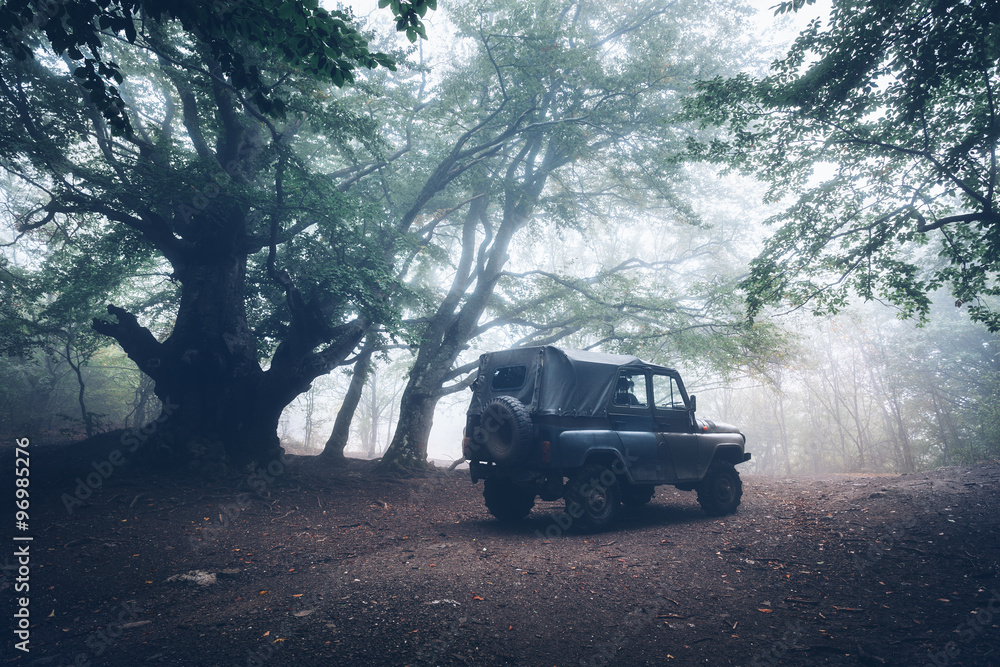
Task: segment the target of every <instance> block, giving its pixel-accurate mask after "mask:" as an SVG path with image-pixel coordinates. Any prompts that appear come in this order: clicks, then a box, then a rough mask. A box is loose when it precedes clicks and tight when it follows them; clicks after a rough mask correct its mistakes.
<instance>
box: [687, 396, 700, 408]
mask: <svg viewBox="0 0 1000 667" xmlns="http://www.w3.org/2000/svg"><path fill="white" fill-rule="evenodd" d="M688 402H689V403H691V412H698V397H697V396H695V395H694V394H691V395H690V396H688Z"/></svg>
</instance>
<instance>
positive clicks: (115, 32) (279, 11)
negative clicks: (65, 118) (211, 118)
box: [0, 0, 437, 133]
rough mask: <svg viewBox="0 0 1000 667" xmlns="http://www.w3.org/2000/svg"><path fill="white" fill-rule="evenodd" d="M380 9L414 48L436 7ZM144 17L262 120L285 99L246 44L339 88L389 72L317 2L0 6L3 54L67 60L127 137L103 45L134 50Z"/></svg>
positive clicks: (348, 24) (381, 57)
mask: <svg viewBox="0 0 1000 667" xmlns="http://www.w3.org/2000/svg"><path fill="white" fill-rule="evenodd" d="M379 6H380V7H391V9H392V11H393V13H394V15H395V17H396V28H397V30H400V31H404V32H405V33H406V35H407V37H409V39H410V41H411V42H412V41H415V40H416V39H417V36H418V35H419V36H424V37H426V32H425V29H424V26H423V23H422V22H421V20H420V18H421V17H422V16H424V15H425V14H426V13H427V10H428V9H434V8H435V7H436V6H437V0H381V2H380V3H379ZM149 20H155V21H164V20H174V21H177V22H178V23H180V25H181V26H182V28H183V29H184V30H185V31H187V32H188V33H190V34H191V35H192V36H194V37H196V38H197V39H199V40H200V41H201V42H202V43H203V44H205V45H206V48H207V50H208V51H209V53H210V54H211V57H212V59H213V61H215V63H216V65H217V67H218V75H219V76H221V77H225V79H226V80H227V83H228V84H229V85H231V86H232V87H233V88H234V89H236V90H239V91H241V92H243V93H245V94H246V95H247V97H248V98H249V99H250V101H252V102H253V104H254V105H255V106H256V107H257V108H258V109H260V110H261V111H262V112H263V113H265V114H272V113H273V114H277V115H279V116H281V115H282V114H283V113H284V111H285V108H286V107H285V100H284V98H283V97H282V96H281V95H280V94H275V91H274V89H273V82H269V81H267V79H266V77H263V76H262V73H261V71H260V70H259V69H258V68H257V67H256V65H255V64H254V62H253V60H252V59H248V58H247V57H246V55H245V54H244V52H243V50H242V49H243V47H244V46H245V45H247V44H249V45H251V46H252V47H253V48H258V49H265V50H268V51H272V52H274V53H276V54H277V55H278V56H279V57H280V58H282V59H283V60H284V61H285V62H286V63H287V64H289V65H292V66H295V67H296V68H298V69H300V70H303V71H304V72H306V73H307V74H309V75H310V76H312V77H314V78H317V79H321V80H326V81H331V82H333V83H334V84H335V85H337V86H343V85H344V84H347V83H352V82H353V81H354V71H355V69H356V68H357V66H358V65H361V66H364V67H369V68H373V67H377V66H380V65H381V66H383V67H388V68H390V69H393V68H394V67H395V62H394V60H393V59H392V57H390V56H389V55H387V54H385V53H380V52H375V53H373V52H371V51H370V50H369V48H368V40H367V39H366V38H365V37H364V36H363V35H362V34H361V33H360V32H359V31H358V29H357V27H356V26H355V25H354V24H353V23H352V17H351V15H350V13H348V12H344V11H341V10H333V11H328V10H326V9H324V8H322V7H320V6H319V4H318V1H317V0H307V1H306V2H294V1H292V0H266V1H264V2H244V1H242V0H233V1H232V2H224V1H222V0H216V1H215V2H211V3H204V2H197V1H194V0H171V1H169V2H163V1H162V0H152V1H151V0H113V1H112V0H100V1H95V0H69V1H68V2H55V1H54V0H10V1H9V2H6V3H4V4H3V6H0V26H4V29H5V32H4V42H5V47H6V48H7V49H8V50H9V53H10V54H12V55H13V56H14V57H15V58H17V59H18V60H26V59H29V58H33V57H35V49H37V48H38V47H39V46H40V45H41V43H42V42H43V41H47V42H48V44H49V47H50V48H51V51H52V52H54V53H55V54H56V55H59V56H65V57H66V58H67V59H68V60H69V61H70V62H71V63H73V65H74V66H75V68H74V71H73V74H74V76H76V77H78V78H79V79H80V81H81V85H82V86H83V88H85V89H86V90H87V91H88V94H89V96H90V99H91V101H92V103H93V104H94V106H95V107H96V108H97V109H99V110H100V112H101V113H102V114H103V116H104V118H105V120H106V121H107V123H108V125H109V127H110V128H111V129H112V130H114V131H115V132H120V133H131V132H132V131H133V127H132V121H131V120H130V118H129V114H128V111H127V108H126V103H125V100H123V99H122V97H121V94H120V92H119V86H120V85H121V84H122V82H123V81H124V72H123V70H122V68H121V66H120V65H119V64H118V62H116V61H115V60H114V58H113V57H110V54H109V52H108V49H107V47H108V44H109V43H111V42H113V41H115V40H122V39H124V40H126V41H127V42H128V43H130V44H135V43H136V40H137V39H138V38H139V36H140V35H141V33H142V31H143V22H144V21H149Z"/></svg>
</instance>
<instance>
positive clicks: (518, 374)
mask: <svg viewBox="0 0 1000 667" xmlns="http://www.w3.org/2000/svg"><path fill="white" fill-rule="evenodd" d="M527 377H528V367H527V366H502V367H500V368H498V369H496V370H495V371H493V381H492V382H490V389H492V390H493V391H513V390H515V389H520V388H521V387H523V386H524V381H525V379H526V378H527Z"/></svg>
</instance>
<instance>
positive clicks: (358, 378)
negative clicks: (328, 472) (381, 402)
mask: <svg viewBox="0 0 1000 667" xmlns="http://www.w3.org/2000/svg"><path fill="white" fill-rule="evenodd" d="M374 352H375V349H374V347H373V346H371V345H369V344H366V345H365V347H364V349H362V350H361V353H360V355H359V356H358V360H357V361H356V362H355V363H354V374H353V375H352V376H351V384H350V385H349V386H348V387H347V393H346V394H344V402H343V403H341V405H340V410H338V411H337V420H336V421H335V422H334V424H333V431H332V432H331V433H330V437H329V439H327V441H326V446H324V447H323V452H322V453H321V454H320V456H322V457H323V458H324V459H328V460H331V461H343V460H344V449H345V448H346V447H347V442H348V439H349V438H350V435H351V423H352V422H353V421H354V414H355V413H356V412H357V410H358V404H359V403H360V402H361V394H362V392H363V390H364V388H365V380H366V379H367V377H368V369H369V368H370V367H371V361H372V354H373V353H374Z"/></svg>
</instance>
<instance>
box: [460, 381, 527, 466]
mask: <svg viewBox="0 0 1000 667" xmlns="http://www.w3.org/2000/svg"><path fill="white" fill-rule="evenodd" d="M531 436H532V427H531V415H529V414H528V410H527V408H525V407H524V404H523V403H521V401H519V400H517V399H516V398H514V397H513V396H497V397H496V398H494V399H493V400H491V401H490V402H489V403H487V404H486V407H485V408H484V409H483V414H482V417H481V418H480V420H479V426H477V427H476V428H475V429H474V430H473V432H472V439H473V441H474V442H475V443H476V444H477V445H479V446H481V447H485V448H486V452H487V453H488V454H489V457H490V459H492V460H493V461H495V462H496V463H513V462H514V461H517V460H519V459H521V458H522V457H523V456H524V455H525V453H526V452H527V451H528V446H529V443H530V442H531Z"/></svg>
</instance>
